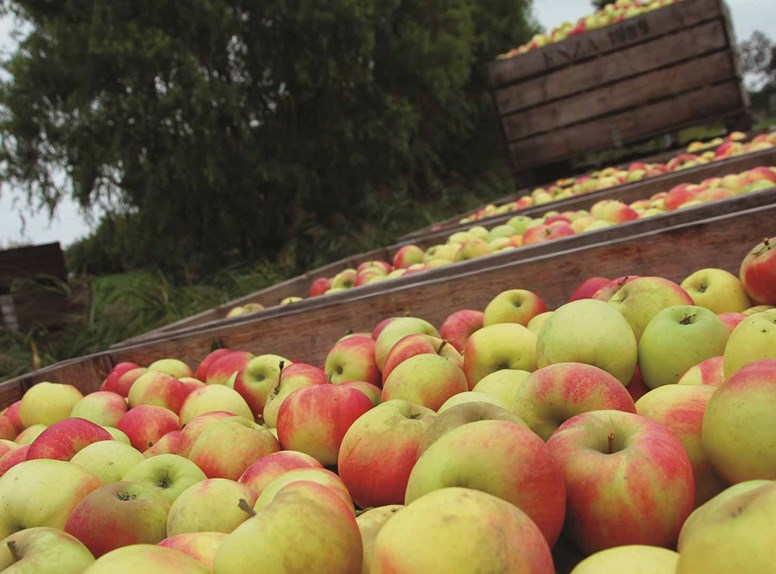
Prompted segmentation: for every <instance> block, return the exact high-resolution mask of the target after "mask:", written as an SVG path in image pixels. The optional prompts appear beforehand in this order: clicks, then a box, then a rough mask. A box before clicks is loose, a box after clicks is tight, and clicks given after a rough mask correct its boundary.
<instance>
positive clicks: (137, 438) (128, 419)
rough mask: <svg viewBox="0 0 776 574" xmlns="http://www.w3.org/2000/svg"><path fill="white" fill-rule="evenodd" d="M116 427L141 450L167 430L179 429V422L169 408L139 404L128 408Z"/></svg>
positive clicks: (150, 445)
mask: <svg viewBox="0 0 776 574" xmlns="http://www.w3.org/2000/svg"><path fill="white" fill-rule="evenodd" d="M116 428H117V429H119V430H120V431H122V432H124V433H125V434H126V435H127V436H128V437H129V440H130V442H131V443H132V446H134V447H135V448H136V449H137V450H139V451H140V452H143V451H145V450H146V449H147V448H150V447H152V446H154V444H155V443H156V442H157V441H158V440H159V439H160V438H162V437H163V436H164V435H166V434H167V433H168V432H171V431H175V430H180V423H179V420H178V415H176V414H175V413H174V412H172V411H171V410H169V409H166V408H164V407H157V406H154V405H140V406H137V407H135V408H132V409H129V411H127V414H125V415H124V416H123V417H121V420H120V421H119V422H118V424H117V425H116Z"/></svg>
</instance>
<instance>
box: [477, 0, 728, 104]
mask: <svg viewBox="0 0 776 574" xmlns="http://www.w3.org/2000/svg"><path fill="white" fill-rule="evenodd" d="M721 16H722V6H721V2H720V1H719V0H682V1H681V2H677V3H676V4H672V5H670V6H666V7H663V8H660V9H658V10H654V11H652V12H649V13H647V14H644V15H641V16H637V17H635V18H628V19H625V20H623V21H621V22H619V23H617V24H612V25H610V26H605V27H603V28H599V29H597V30H591V31H589V32H585V33H583V34H580V35H578V36H575V37H572V38H568V39H566V40H563V41H562V42H557V43H552V44H549V45H547V46H545V47H544V48H541V49H539V50H533V51H531V52H528V53H526V54H522V55H520V56H515V57H512V58H504V59H499V60H496V61H495V62H492V63H491V64H490V65H489V66H488V72H487V78H488V85H489V86H490V87H491V88H492V89H495V88H498V87H501V86H504V85H509V84H512V83H515V82H517V81H520V80H524V79H527V78H530V77H532V76H536V75H539V74H543V73H547V72H550V71H552V70H557V69H560V68H564V67H567V66H571V65H572V64H577V65H578V64H579V63H580V62H582V61H585V60H588V59H592V58H595V57H598V56H602V55H605V54H609V53H611V52H615V51H620V50H623V49H625V48H628V47H630V46H634V45H638V44H641V43H643V42H645V41H650V40H654V39H655V38H658V37H660V36H664V35H666V34H670V33H672V32H676V31H679V30H682V29H685V28H689V27H692V26H695V25H698V24H700V23H703V22H708V21H710V20H714V19H717V18H720V17H721Z"/></svg>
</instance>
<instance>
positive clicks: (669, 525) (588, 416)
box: [547, 410, 695, 554]
mask: <svg viewBox="0 0 776 574" xmlns="http://www.w3.org/2000/svg"><path fill="white" fill-rule="evenodd" d="M547 446H548V447H549V449H550V452H551V453H552V455H553V457H554V458H555V460H556V461H557V462H558V463H559V465H560V467H561V469H562V472H563V474H564V476H565V478H566V496H567V505H566V513H567V515H566V529H565V532H566V534H567V535H568V536H569V538H570V539H571V540H572V541H573V542H574V544H575V545H576V546H577V547H579V549H580V550H582V551H583V552H586V553H588V554H592V553H593V552H597V551H599V550H603V549H605V548H612V547H614V546H624V545H629V544H646V545H651V546H671V545H673V544H674V543H675V542H676V539H677V537H678V535H679V529H680V528H681V526H682V523H683V522H684V520H685V519H686V518H687V516H688V515H689V514H690V511H691V510H692V506H693V499H694V497H695V483H694V478H693V473H692V466H691V464H690V460H689V459H688V457H687V454H686V453H685V451H684V448H683V447H682V445H681V443H680V442H679V440H678V439H677V438H676V437H675V436H674V435H673V433H672V432H671V431H670V430H668V429H667V428H665V427H664V426H663V425H661V424H660V423H657V422H655V421H652V420H650V419H648V418H646V417H642V416H640V415H637V414H633V413H625V412H622V411H615V410H604V411H590V412H587V413H582V414H580V415H577V416H575V417H573V418H570V419H569V420H567V421H566V422H565V423H563V424H562V425H561V426H560V427H559V428H558V430H557V431H555V434H553V435H552V437H550V440H549V441H547Z"/></svg>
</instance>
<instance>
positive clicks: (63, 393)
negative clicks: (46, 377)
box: [19, 383, 83, 428]
mask: <svg viewBox="0 0 776 574" xmlns="http://www.w3.org/2000/svg"><path fill="white" fill-rule="evenodd" d="M82 398H83V395H82V394H81V391H79V390H78V389H77V388H75V387H74V386H73V385H60V384H57V383H38V384H36V385H33V386H32V387H30V388H29V389H28V390H27V392H25V393H24V396H23V397H22V404H21V405H20V407H19V415H20V416H21V420H22V423H23V424H24V426H25V428H27V427H31V426H32V425H37V424H42V425H46V426H48V425H51V424H54V423H55V422H57V421H61V420H62V419H66V418H68V417H69V416H70V411H72V410H73V407H74V406H75V405H76V403H77V402H78V401H80V400H81V399H82Z"/></svg>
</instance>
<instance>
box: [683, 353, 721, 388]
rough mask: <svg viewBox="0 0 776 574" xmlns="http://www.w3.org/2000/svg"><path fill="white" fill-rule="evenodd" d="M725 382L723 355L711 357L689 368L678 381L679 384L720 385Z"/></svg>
mask: <svg viewBox="0 0 776 574" xmlns="http://www.w3.org/2000/svg"><path fill="white" fill-rule="evenodd" d="M724 382H725V374H724V371H723V369H722V357H711V358H710V359H706V360H705V361H701V362H700V363H698V364H697V365H694V366H692V367H690V368H689V369H687V371H685V373H684V374H683V375H682V376H681V377H679V380H678V381H676V384H678V385H711V386H713V387H718V386H720V385H721V384H722V383H724Z"/></svg>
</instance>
